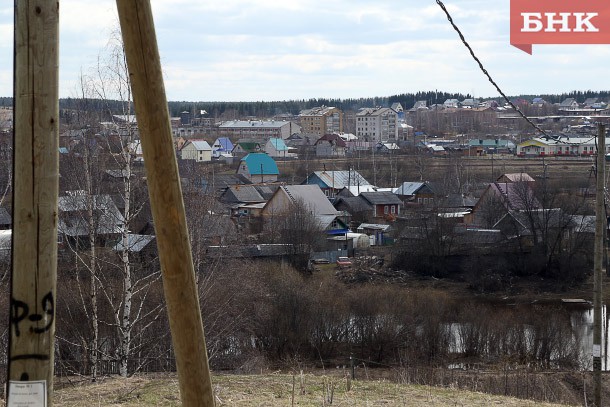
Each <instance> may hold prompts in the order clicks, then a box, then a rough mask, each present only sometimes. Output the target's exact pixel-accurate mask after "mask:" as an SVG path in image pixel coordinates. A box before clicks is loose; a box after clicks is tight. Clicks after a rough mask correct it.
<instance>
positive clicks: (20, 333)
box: [7, 0, 59, 405]
mask: <svg viewBox="0 0 610 407" xmlns="http://www.w3.org/2000/svg"><path fill="white" fill-rule="evenodd" d="M14 12H15V27H14V30H15V31H14V32H15V37H14V52H15V54H14V55H15V61H14V66H15V69H14V102H13V103H14V124H15V125H14V127H15V130H14V136H13V140H14V156H13V167H14V179H13V236H12V240H13V243H12V245H13V252H12V256H13V264H12V279H11V300H10V321H9V323H10V333H9V359H8V378H7V379H8V394H7V397H8V405H11V398H12V397H13V392H11V389H12V388H13V387H14V388H15V389H18V387H20V386H25V385H26V384H19V383H16V382H18V381H27V382H34V381H36V382H38V383H35V384H34V383H31V384H27V386H28V388H30V389H35V390H34V391H35V392H37V393H38V396H40V397H41V398H42V397H46V400H47V404H46V405H51V403H52V395H53V362H54V358H53V356H54V343H55V339H54V338H55V303H56V301H55V295H56V289H55V287H56V279H57V195H58V190H59V182H58V181H59V149H58V147H59V99H58V96H59V94H58V83H59V52H58V42H59V41H58V38H59V1H42V0H33V1H24V0H15V8H14ZM17 393H18V392H17V391H15V392H14V397H15V400H13V401H14V402H16V403H17V402H20V401H19V400H18V397H21V396H20V395H18V394H17ZM22 401H23V400H22ZM30 401H31V400H30Z"/></svg>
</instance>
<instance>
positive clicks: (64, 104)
mask: <svg viewBox="0 0 610 407" xmlns="http://www.w3.org/2000/svg"><path fill="white" fill-rule="evenodd" d="M471 97H472V96H471V95H470V94H462V93H448V92H442V91H421V92H417V93H401V94H398V95H393V96H387V97H369V98H358V99H352V98H350V99H325V98H317V99H301V100H285V101H274V102H263V101H259V102H187V101H173V102H168V105H169V111H170V114H171V115H172V116H179V115H180V112H183V111H189V112H195V113H198V112H199V111H201V110H205V111H206V112H207V113H208V115H209V116H210V117H222V116H223V115H224V114H225V113H227V112H230V113H231V116H234V117H249V116H250V117H272V116H275V115H281V114H293V115H297V114H298V113H299V112H300V111H301V110H303V109H309V108H312V107H315V106H323V105H324V106H334V107H337V108H339V109H341V110H343V111H356V110H358V109H360V108H362V107H373V106H381V107H390V106H391V105H392V104H393V103H395V102H399V103H400V104H401V105H402V107H403V108H404V109H410V108H411V107H413V105H414V104H415V102H416V101H418V100H425V101H426V102H427V103H428V105H430V104H434V103H443V102H444V101H445V100H446V99H458V100H463V99H466V98H471ZM534 97H542V98H543V99H544V100H546V101H547V102H549V103H559V102H561V101H562V100H564V99H566V98H574V99H576V100H577V101H578V102H580V103H582V102H584V101H585V99H587V98H592V97H599V98H601V99H603V100H606V101H607V100H608V99H609V98H610V91H592V90H587V91H572V92H569V93H561V94H554V95H550V94H549V95H519V96H513V97H511V98H512V99H515V98H523V99H526V100H532V99H533V98H534ZM489 99H495V100H498V101H501V99H502V98H501V97H496V98H484V100H489ZM12 103H13V98H11V97H0V107H2V106H12ZM87 104H88V105H89V106H90V107H91V108H93V109H99V110H104V109H107V108H108V107H110V108H111V109H115V108H116V110H115V111H113V112H112V113H120V112H121V104H120V102H119V101H115V102H108V101H104V102H102V101H96V100H90V101H88V103H87ZM79 105H82V104H81V103H80V102H79V101H78V100H77V99H74V98H64V99H60V101H59V107H60V109H65V110H73V109H77V107H78V106H79Z"/></svg>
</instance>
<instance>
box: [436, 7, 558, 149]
mask: <svg viewBox="0 0 610 407" xmlns="http://www.w3.org/2000/svg"><path fill="white" fill-rule="evenodd" d="M436 4H438V5H439V6H440V7H441V9H442V10H443V11H444V12H445V15H446V16H447V20H449V23H450V24H451V26H452V27H453V29H454V30H455V31H456V32H457V33H458V35H459V36H460V39H461V40H462V43H463V44H464V46H466V48H468V51H470V55H471V56H472V58H474V60H475V61H476V63H477V64H478V65H479V68H480V69H481V71H482V72H483V74H484V75H485V76H486V77H487V79H488V80H489V82H491V84H492V85H493V86H494V87H495V88H496V90H497V91H498V93H499V94H500V95H502V97H503V98H504V100H506V102H507V103H508V104H509V105H510V106H511V107H512V108H513V109H515V111H516V112H517V113H519V115H520V116H521V117H522V118H523V119H525V121H527V122H528V123H529V124H530V125H531V126H532V127H533V128H534V129H536V131H538V132H540V133H542V134H543V136H544V137H545V138H547V139H554V138H553V137H551V136H549V135H548V134H547V133H546V132H545V131H544V130H542V129H541V128H540V127H539V126H538V125H536V124H535V123H534V122H532V121H531V120H530V119H528V118H527V116H525V114H523V112H522V111H521V109H519V108H518V107H517V106H516V105H515V104H514V103H513V102H511V101H510V99H509V98H508V97H507V96H506V95H505V94H504V92H503V91H502V89H500V87H499V86H498V84H496V82H495V81H494V80H493V79H492V77H491V75H490V74H489V72H487V69H485V67H484V66H483V64H482V63H481V61H480V60H479V58H478V57H477V56H476V55H475V53H474V51H473V50H472V47H471V46H470V44H468V42H467V41H466V38H464V35H463V34H462V32H461V31H460V29H459V28H458V26H457V25H455V23H454V22H453V18H451V14H449V11H448V10H447V8H446V7H445V5H444V4H443V2H442V1H441V0H436Z"/></svg>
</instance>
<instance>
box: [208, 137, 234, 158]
mask: <svg viewBox="0 0 610 407" xmlns="http://www.w3.org/2000/svg"><path fill="white" fill-rule="evenodd" d="M233 147H235V146H234V145H233V143H231V140H230V139H229V138H228V137H219V138H217V139H216V141H215V142H214V144H212V157H214V158H218V157H220V156H221V155H223V154H231V151H233Z"/></svg>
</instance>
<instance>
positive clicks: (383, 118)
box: [356, 107, 398, 142]
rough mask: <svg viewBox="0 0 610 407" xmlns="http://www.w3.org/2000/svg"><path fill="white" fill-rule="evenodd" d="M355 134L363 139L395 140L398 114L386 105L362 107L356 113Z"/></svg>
mask: <svg viewBox="0 0 610 407" xmlns="http://www.w3.org/2000/svg"><path fill="white" fill-rule="evenodd" d="M356 136H357V137H358V138H359V139H360V140H365V141H374V142H379V141H381V142H387V141H396V140H397V139H398V115H397V114H396V112H395V111H394V110H392V109H390V108H388V107H374V108H372V107H365V108H362V109H360V110H359V111H358V113H356Z"/></svg>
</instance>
